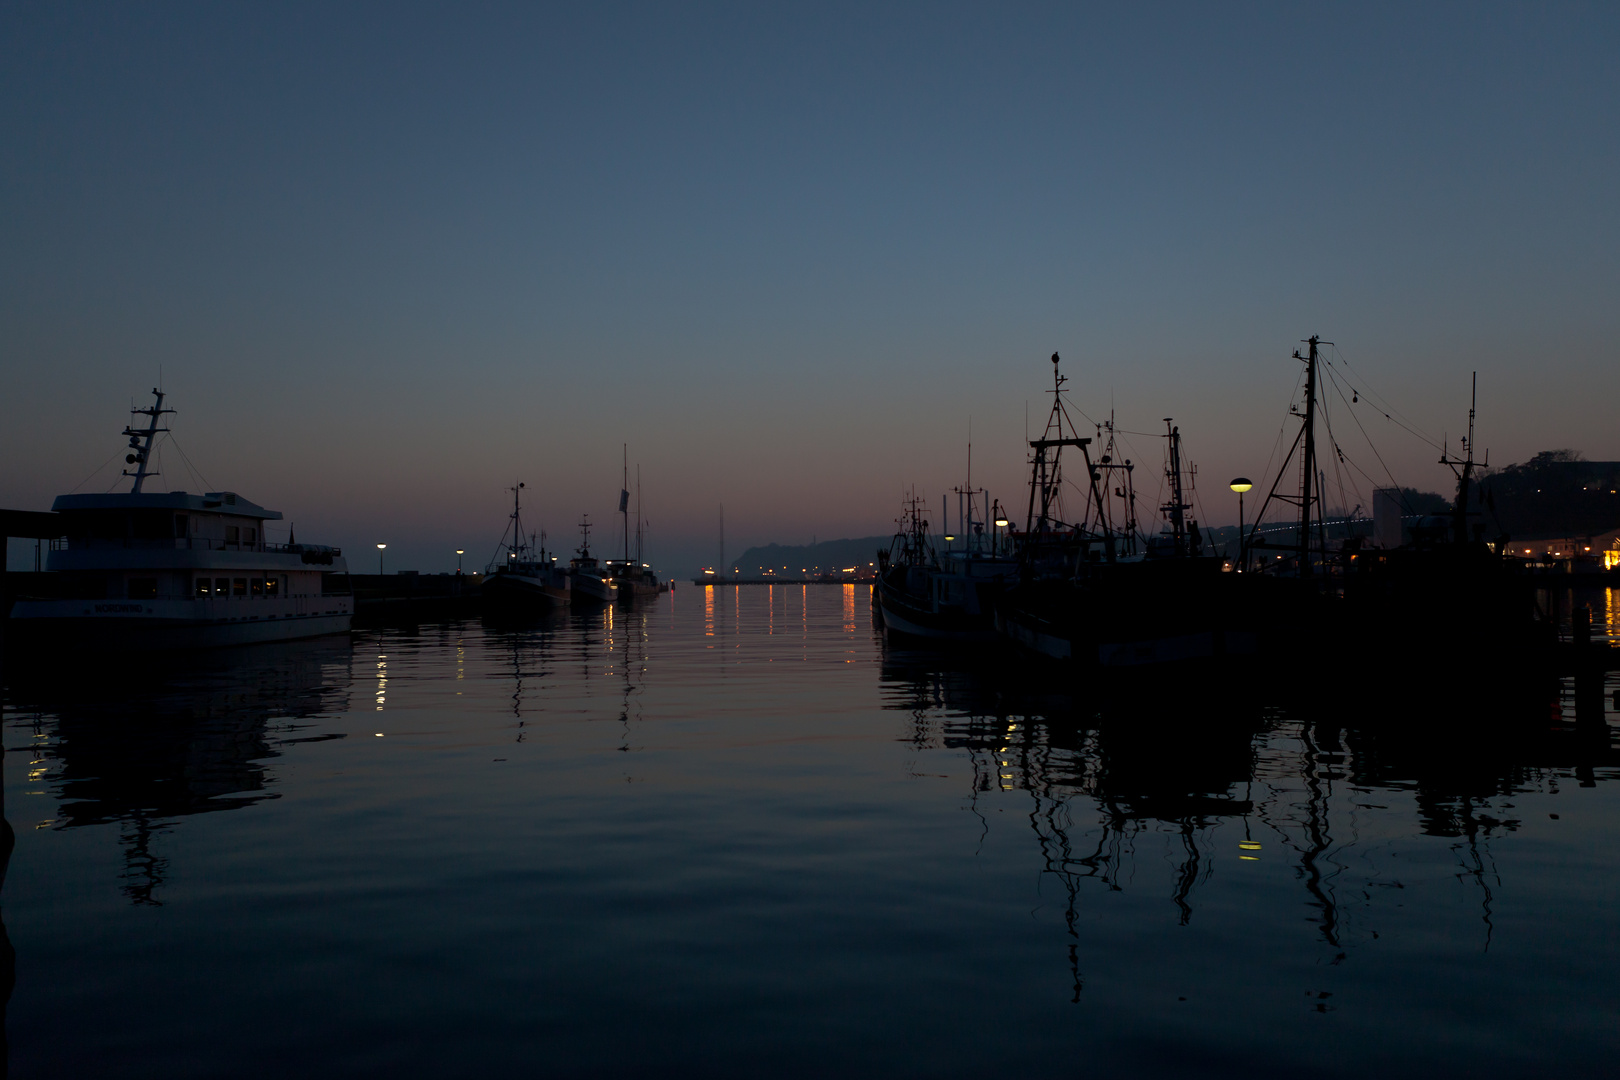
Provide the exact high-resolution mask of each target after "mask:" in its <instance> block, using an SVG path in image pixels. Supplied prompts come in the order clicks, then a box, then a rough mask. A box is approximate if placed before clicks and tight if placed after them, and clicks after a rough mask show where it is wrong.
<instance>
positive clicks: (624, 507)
mask: <svg viewBox="0 0 1620 1080" xmlns="http://www.w3.org/2000/svg"><path fill="white" fill-rule="evenodd" d="M623 446H624V478H623V480H622V482H621V483H620V485H619V516H620V517H622V518H623V519H624V565H625V566H629V565H630V444H629V443H624V444H623Z"/></svg>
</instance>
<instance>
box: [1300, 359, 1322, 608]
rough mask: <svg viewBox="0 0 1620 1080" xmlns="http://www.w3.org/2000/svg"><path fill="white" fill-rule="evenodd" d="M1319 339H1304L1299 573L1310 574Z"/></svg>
mask: <svg viewBox="0 0 1620 1080" xmlns="http://www.w3.org/2000/svg"><path fill="white" fill-rule="evenodd" d="M1320 340H1321V339H1320V338H1319V337H1317V336H1316V335H1315V334H1312V335H1311V336H1310V338H1309V339H1308V342H1307V343H1308V344H1309V345H1310V347H1311V351H1310V357H1309V358H1308V359H1307V360H1306V366H1305V459H1304V462H1303V468H1304V472H1303V473H1302V475H1301V478H1300V489H1299V573H1300V576H1301V577H1309V576H1310V574H1311V499H1312V497H1313V496H1312V488H1313V487H1315V485H1316V359H1317V352H1316V346H1317V343H1318V342H1319V341H1320ZM1294 355H1295V356H1298V355H1299V354H1298V353H1297V352H1296V353H1295V354H1294Z"/></svg>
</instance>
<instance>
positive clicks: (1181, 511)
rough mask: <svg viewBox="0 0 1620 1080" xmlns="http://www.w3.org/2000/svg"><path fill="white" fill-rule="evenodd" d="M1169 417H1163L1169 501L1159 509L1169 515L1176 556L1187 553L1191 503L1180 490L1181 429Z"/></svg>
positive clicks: (1171, 537)
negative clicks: (1167, 460) (1167, 449)
mask: <svg viewBox="0 0 1620 1080" xmlns="http://www.w3.org/2000/svg"><path fill="white" fill-rule="evenodd" d="M1170 420H1171V418H1170V417H1168V416H1167V417H1165V418H1164V426H1165V430H1166V431H1167V432H1168V434H1167V435H1166V436H1165V438H1166V439H1168V440H1169V442H1170V462H1169V464H1168V465H1167V466H1165V470H1164V472H1165V480H1166V481H1167V482H1168V483H1169V485H1170V502H1169V503H1167V504H1166V505H1164V506H1161V507H1159V509H1160V510H1161V511H1162V512H1163V513H1166V514H1169V515H1170V539H1171V549H1172V550H1173V551H1174V552H1175V553H1176V555H1177V556H1181V555H1186V554H1187V511H1188V510H1191V509H1192V504H1191V503H1189V502H1187V500H1186V498H1185V496H1183V494H1182V490H1181V429H1180V428H1178V427H1176V426H1175V425H1174V424H1172V423H1171V422H1170Z"/></svg>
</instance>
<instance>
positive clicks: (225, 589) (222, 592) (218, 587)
mask: <svg viewBox="0 0 1620 1080" xmlns="http://www.w3.org/2000/svg"><path fill="white" fill-rule="evenodd" d="M214 595H215V596H229V595H231V579H230V578H228V577H219V578H215V579H214Z"/></svg>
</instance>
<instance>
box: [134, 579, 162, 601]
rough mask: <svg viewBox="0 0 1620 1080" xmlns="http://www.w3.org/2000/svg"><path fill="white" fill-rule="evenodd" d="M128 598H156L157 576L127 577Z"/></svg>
mask: <svg viewBox="0 0 1620 1080" xmlns="http://www.w3.org/2000/svg"><path fill="white" fill-rule="evenodd" d="M129 598H130V599H131V600H156V599H157V578H155V577H132V578H130V579H129Z"/></svg>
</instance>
